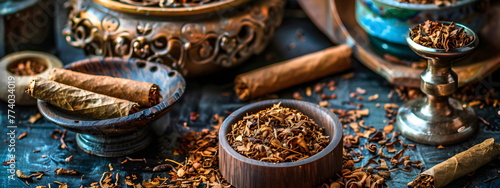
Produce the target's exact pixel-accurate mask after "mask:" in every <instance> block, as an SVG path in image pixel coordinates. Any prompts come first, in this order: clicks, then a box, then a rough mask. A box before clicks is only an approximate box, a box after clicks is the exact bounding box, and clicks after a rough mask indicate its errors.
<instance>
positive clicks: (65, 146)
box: [59, 130, 68, 149]
mask: <svg viewBox="0 0 500 188" xmlns="http://www.w3.org/2000/svg"><path fill="white" fill-rule="evenodd" d="M67 132H68V130H64V131H63V132H62V134H61V137H60V138H59V142H61V148H62V149H68V146H67V145H66V142H64V138H66V133H67Z"/></svg>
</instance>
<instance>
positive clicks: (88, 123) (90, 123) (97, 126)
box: [37, 57, 186, 134]
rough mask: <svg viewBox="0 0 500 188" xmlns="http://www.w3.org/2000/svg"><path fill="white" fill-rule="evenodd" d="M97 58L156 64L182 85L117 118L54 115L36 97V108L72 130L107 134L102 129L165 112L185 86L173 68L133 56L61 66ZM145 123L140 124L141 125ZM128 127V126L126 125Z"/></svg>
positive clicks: (110, 60) (182, 79) (179, 95)
mask: <svg viewBox="0 0 500 188" xmlns="http://www.w3.org/2000/svg"><path fill="white" fill-rule="evenodd" d="M95 59H97V60H99V61H100V62H107V63H130V64H131V63H133V64H136V63H145V64H146V67H147V66H148V65H152V66H157V67H161V68H162V69H165V70H168V71H169V72H175V73H176V75H177V76H178V79H179V81H180V83H181V84H182V87H179V88H177V89H176V90H175V92H173V93H172V95H171V96H170V97H169V98H166V99H164V100H163V101H162V102H160V103H159V104H157V105H155V106H152V107H149V108H147V109H144V110H141V111H139V112H137V113H134V114H130V115H128V116H122V117H117V118H111V119H103V120H75V119H69V118H66V117H62V116H57V117H56V116H54V115H53V112H52V111H51V110H50V109H49V108H48V105H50V104H47V102H45V101H43V100H40V99H38V100H37V103H38V105H37V106H38V109H39V111H40V113H41V114H42V115H43V116H44V117H45V118H47V119H48V120H50V121H52V122H54V123H55V124H57V125H59V126H61V127H64V128H68V129H71V130H72V131H74V132H79V133H82V132H101V133H102V134H108V133H109V132H106V131H103V129H106V130H108V129H111V130H113V129H116V128H120V127H121V126H131V124H133V122H135V121H137V120H145V119H150V118H158V115H160V114H162V113H164V112H166V110H168V109H170V108H171V107H172V106H173V105H174V104H175V103H176V102H177V101H178V100H179V98H180V97H182V95H183V93H184V91H185V88H186V81H185V79H184V77H183V76H182V75H181V74H180V73H179V72H178V71H177V70H175V69H172V68H170V67H169V66H167V65H164V64H159V63H154V62H149V61H145V60H140V59H134V58H119V57H94V58H86V59H82V60H79V61H76V62H73V63H70V64H67V65H65V66H64V67H63V68H65V69H70V68H71V67H75V66H82V65H86V64H89V63H94V62H93V61H94V60H95ZM143 126H145V125H142V126H141V127H143ZM128 128H130V127H128Z"/></svg>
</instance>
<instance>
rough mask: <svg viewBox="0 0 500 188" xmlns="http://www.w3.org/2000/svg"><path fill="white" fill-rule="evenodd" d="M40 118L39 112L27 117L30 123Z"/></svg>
mask: <svg viewBox="0 0 500 188" xmlns="http://www.w3.org/2000/svg"><path fill="white" fill-rule="evenodd" d="M40 118H42V114H40V113H36V114H35V115H32V116H31V117H30V118H29V119H28V122H29V123H30V124H33V123H35V122H37V121H38V120H39V119H40Z"/></svg>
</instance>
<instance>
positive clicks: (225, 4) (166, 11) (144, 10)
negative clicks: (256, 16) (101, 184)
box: [92, 0, 250, 16]
mask: <svg viewBox="0 0 500 188" xmlns="http://www.w3.org/2000/svg"><path fill="white" fill-rule="evenodd" d="M92 1H93V2H95V3H97V4H99V5H102V6H105V7H107V8H109V9H111V10H116V11H120V12H126V13H131V14H140V15H155V16H187V15H196V14H204V13H209V12H216V11H221V10H223V9H227V8H231V7H236V6H239V5H241V4H243V3H246V2H248V1H250V0H225V1H218V2H212V3H209V4H206V5H199V6H195V7H179V8H165V7H145V6H136V5H130V4H126V3H123V2H118V1H111V0H92Z"/></svg>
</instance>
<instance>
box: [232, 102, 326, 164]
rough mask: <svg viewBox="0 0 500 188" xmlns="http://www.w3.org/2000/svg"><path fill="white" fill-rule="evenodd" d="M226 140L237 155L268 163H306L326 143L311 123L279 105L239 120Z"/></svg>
mask: <svg viewBox="0 0 500 188" xmlns="http://www.w3.org/2000/svg"><path fill="white" fill-rule="evenodd" d="M226 137H227V139H228V142H229V144H230V145H231V147H232V148H233V149H234V150H236V151H237V152H238V153H240V154H242V155H244V156H246V157H248V158H251V159H256V160H260V161H264V162H272V163H281V162H295V161H299V160H303V159H306V158H308V157H311V156H312V155H314V154H316V153H319V152H320V151H321V150H323V149H324V148H325V147H326V146H328V144H329V143H330V139H329V137H328V136H326V135H324V128H323V127H320V126H318V125H317V124H316V123H315V122H314V120H313V119H311V118H309V117H308V116H307V115H305V114H303V113H302V112H299V111H298V110H295V109H290V108H285V107H281V106H280V104H274V105H273V106H272V107H271V108H267V109H265V110H262V111H260V112H257V113H255V114H250V115H247V116H245V117H243V119H242V120H240V121H238V122H237V123H235V124H234V125H232V127H231V131H230V132H229V133H228V134H227V135H226Z"/></svg>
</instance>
